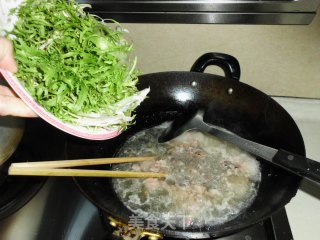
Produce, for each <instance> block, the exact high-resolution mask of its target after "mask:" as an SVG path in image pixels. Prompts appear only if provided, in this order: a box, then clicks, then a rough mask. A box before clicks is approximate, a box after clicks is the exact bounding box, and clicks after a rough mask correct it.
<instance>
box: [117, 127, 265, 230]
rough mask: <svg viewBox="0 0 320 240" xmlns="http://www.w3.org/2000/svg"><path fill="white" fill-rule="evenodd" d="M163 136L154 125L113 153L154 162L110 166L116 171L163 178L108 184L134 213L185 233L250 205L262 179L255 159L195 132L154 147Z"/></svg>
mask: <svg viewBox="0 0 320 240" xmlns="http://www.w3.org/2000/svg"><path fill="white" fill-rule="evenodd" d="M162 131H163V127H161V126H158V127H155V128H151V129H147V130H144V131H142V132H139V133H137V134H136V135H134V136H132V137H131V138H129V139H128V141H126V143H125V144H124V145H123V146H122V148H121V149H120V151H119V154H118V156H122V157H125V156H156V160H154V161H145V162H138V163H125V164H117V165H114V166H113V169H114V170H120V171H148V172H149V171H152V172H165V173H168V176H167V177H166V178H165V179H158V178H147V179H134V178H115V179H113V185H114V189H115V191H116V194H117V195H118V197H119V198H120V200H121V201H122V202H123V203H124V204H125V205H126V206H127V207H128V208H129V209H130V210H131V211H132V212H133V213H134V214H136V215H138V216H139V217H141V218H144V219H148V218H150V216H152V218H154V219H153V220H156V221H157V222H158V223H159V224H167V225H168V223H170V225H172V226H174V227H182V228H190V227H204V226H213V225H217V224H222V223H224V222H226V221H229V220H231V219H233V218H235V217H236V216H237V215H238V214H239V213H240V212H241V211H242V210H244V209H246V208H247V207H248V206H250V204H251V203H252V202H253V200H254V198H255V197H256V195H257V188H258V185H259V183H260V179H261V173H260V166H259V162H258V161H257V160H256V159H255V158H254V157H252V156H251V155H249V154H247V153H246V152H243V151H241V150H240V149H239V148H237V147H235V146H233V145H231V144H229V143H226V142H224V141H222V140H219V139H218V138H216V137H214V136H211V135H205V134H203V133H200V132H186V133H184V134H183V135H181V136H179V137H178V138H176V139H174V140H171V141H169V142H166V143H158V137H159V135H160V133H161V132H162Z"/></svg>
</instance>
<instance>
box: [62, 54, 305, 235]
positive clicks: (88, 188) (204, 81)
mask: <svg viewBox="0 0 320 240" xmlns="http://www.w3.org/2000/svg"><path fill="white" fill-rule="evenodd" d="M211 64H213V65H218V66H220V67H222V68H223V70H224V71H225V73H226V77H222V76H217V75H213V74H206V73H203V71H204V70H205V68H206V67H207V66H208V65H211ZM239 77H240V67H239V64H238V61H237V60H236V59H235V58H233V57H232V56H229V55H225V54H219V53H207V54H205V55H203V56H202V57H200V58H199V59H198V60H197V61H196V63H195V64H194V66H193V67H192V70H191V72H160V73H152V74H147V75H142V76H140V77H139V79H140V85H139V88H141V89H143V88H146V87H149V86H150V88H151V92H150V94H149V98H148V99H147V100H145V101H144V102H143V103H142V104H141V106H140V107H139V108H138V109H137V111H136V113H137V117H136V124H134V125H133V126H131V127H130V128H129V129H128V130H127V131H126V132H124V133H123V134H121V135H120V136H119V137H117V138H115V139H112V140H108V141H103V142H90V141H86V140H81V139H76V138H74V137H70V139H69V140H70V141H69V143H68V148H67V154H68V158H69V159H72V158H87V157H90V158H92V157H110V156H113V155H114V154H116V152H117V150H118V149H119V147H120V146H121V145H122V144H123V142H124V141H125V140H126V139H127V138H128V137H129V136H131V135H132V134H134V133H135V132H137V131H141V130H142V129H145V128H149V127H152V126H155V125H158V124H160V123H162V122H164V121H168V120H172V119H174V118H175V117H177V116H180V115H181V114H182V113H183V112H185V111H189V110H190V109H192V108H200V107H201V108H204V109H206V114H205V117H206V118H205V121H206V122H208V123H212V124H214V125H217V126H221V127H223V128H226V129H229V130H230V131H232V132H234V133H236V134H238V135H240V136H242V137H245V138H247V139H250V140H253V141H256V142H259V143H261V144H264V145H268V146H271V147H274V148H281V149H284V150H287V151H291V152H294V153H297V154H300V155H305V148H304V143H303V139H302V136H301V134H300V131H299V129H298V127H297V125H296V124H295V122H294V120H293V119H292V118H291V116H290V115H289V114H288V113H287V112H286V111H285V110H284V109H283V108H282V107H281V106H280V105H279V104H278V103H277V102H275V101H274V100H273V99H272V98H270V97H269V96H267V95H266V94H264V93H262V92H261V91H259V90H257V89H255V88H253V87H251V86H248V85H246V84H243V83H240V82H239V81H238V79H239ZM261 172H262V179H261V183H260V186H259V190H258V195H257V197H256V199H255V200H254V202H253V204H252V205H251V206H250V207H249V208H247V209H246V210H245V211H244V212H242V213H241V214H240V215H239V216H238V217H236V218H235V219H233V220H231V221H229V222H226V223H224V224H222V225H218V226H211V227H208V228H205V229H204V228H202V229H200V228H193V229H179V228H176V229H170V228H169V229H167V228H166V229H163V230H161V229H160V230H159V231H160V232H162V233H163V234H164V235H165V236H168V237H175V238H190V239H196V238H209V237H220V236H224V235H228V234H231V233H234V232H236V231H239V230H241V229H243V228H246V227H249V226H251V225H253V224H255V223H257V222H260V221H261V220H263V219H265V218H266V217H268V216H270V215H272V214H273V213H275V212H276V211H277V210H279V209H281V208H282V207H283V206H285V205H286V204H287V203H288V202H289V201H290V199H291V198H292V197H294V196H295V194H296V192H297V190H298V188H299V185H300V181H301V178H300V177H297V176H294V175H292V174H291V173H288V172H287V171H284V170H282V169H279V168H275V167H272V166H271V165H268V164H266V163H264V162H261ZM75 181H76V183H77V185H78V186H79V187H80V189H81V191H82V192H83V193H84V195H85V196H86V197H87V198H88V199H89V200H91V201H92V202H93V203H94V204H95V205H96V206H98V207H99V208H100V209H102V210H103V211H105V212H106V213H107V214H108V215H109V216H111V217H113V218H115V219H117V220H120V221H122V222H125V223H126V222H128V221H129V217H130V215H132V213H131V212H130V210H128V209H127V208H126V207H125V206H124V205H123V204H122V202H121V201H120V200H119V199H118V198H117V196H116V194H115V192H114V190H113V188H112V184H111V179H106V178H76V179H75ZM160 228H161V225H160Z"/></svg>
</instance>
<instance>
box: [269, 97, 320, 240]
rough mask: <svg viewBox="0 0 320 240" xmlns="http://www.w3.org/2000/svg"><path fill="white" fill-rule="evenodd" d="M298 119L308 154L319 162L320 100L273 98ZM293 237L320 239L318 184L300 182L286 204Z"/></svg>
mask: <svg viewBox="0 0 320 240" xmlns="http://www.w3.org/2000/svg"><path fill="white" fill-rule="evenodd" d="M274 99H275V100H276V101H277V102H278V103H280V104H281V105H282V106H283V107H284V108H285V109H286V110H287V111H288V112H289V113H290V115H291V116H292V117H293V119H294V120H295V122H296V123H297V125H298V127H299V129H300V131H301V133H302V136H303V139H304V142H305V146H306V153H307V154H306V155H307V157H308V158H311V159H313V160H318V161H319V162H320V100H319V99H301V98H281V97H275V98H274ZM286 210H287V215H288V218H289V223H290V226H291V231H292V234H293V237H294V239H295V240H316V239H320V229H319V223H320V187H318V188H317V187H316V186H315V185H312V184H310V183H307V182H305V181H304V182H303V183H302V185H301V188H300V190H298V193H297V195H296V196H295V197H294V198H293V199H292V200H291V202H290V203H289V204H287V206H286Z"/></svg>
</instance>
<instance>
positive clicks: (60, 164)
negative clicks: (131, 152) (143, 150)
mask: <svg viewBox="0 0 320 240" xmlns="http://www.w3.org/2000/svg"><path fill="white" fill-rule="evenodd" d="M150 160H155V157H119V158H94V159H76V160H58V161H43V162H23V163H12V164H11V166H12V167H19V168H23V167H27V168H64V167H79V166H93V165H103V164H113V163H128V162H142V161H150Z"/></svg>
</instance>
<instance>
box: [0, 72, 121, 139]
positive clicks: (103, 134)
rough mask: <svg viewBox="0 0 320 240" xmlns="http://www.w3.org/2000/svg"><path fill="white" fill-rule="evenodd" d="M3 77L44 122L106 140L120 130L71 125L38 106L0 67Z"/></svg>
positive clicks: (85, 137)
mask: <svg viewBox="0 0 320 240" xmlns="http://www.w3.org/2000/svg"><path fill="white" fill-rule="evenodd" d="M0 73H2V75H3V77H4V78H5V79H6V80H7V82H8V83H9V85H10V86H11V87H12V89H13V90H14V91H15V92H16V94H17V95H18V96H19V97H20V98H21V99H22V100H23V101H24V102H25V103H26V104H27V105H28V106H29V107H30V108H31V109H32V110H33V111H34V112H35V113H36V114H38V116H39V117H41V118H42V119H43V120H45V121H46V122H48V123H50V124H51V125H52V126H54V127H56V128H58V129H60V130H62V131H64V132H66V133H69V134H71V135H74V136H77V137H80V138H84V139H89V140H107V139H110V138H114V137H116V136H118V135H119V134H120V133H121V131H119V130H108V129H95V130H93V129H89V128H85V127H78V126H73V125H71V124H69V123H65V122H63V121H61V120H60V119H58V118H57V117H55V116H54V115H52V114H51V113H49V112H48V111H47V110H45V109H44V108H43V107H42V106H40V105H39V104H38V103H37V102H36V101H35V100H34V99H33V97H32V96H31V95H30V94H29V93H28V92H27V91H26V90H25V89H24V87H23V86H22V85H21V83H20V82H19V80H18V79H17V78H16V77H15V76H14V75H13V74H12V73H11V72H9V71H5V70H3V69H0Z"/></svg>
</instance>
